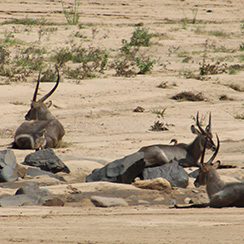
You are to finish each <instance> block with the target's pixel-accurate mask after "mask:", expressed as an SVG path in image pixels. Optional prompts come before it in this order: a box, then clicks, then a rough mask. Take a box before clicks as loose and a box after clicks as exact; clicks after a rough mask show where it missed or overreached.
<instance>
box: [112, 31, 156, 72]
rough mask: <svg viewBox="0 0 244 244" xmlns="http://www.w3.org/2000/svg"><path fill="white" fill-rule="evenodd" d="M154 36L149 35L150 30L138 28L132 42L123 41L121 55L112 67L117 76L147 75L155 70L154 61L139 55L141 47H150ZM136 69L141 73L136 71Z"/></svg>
mask: <svg viewBox="0 0 244 244" xmlns="http://www.w3.org/2000/svg"><path fill="white" fill-rule="evenodd" d="M152 36H153V35H152V34H148V29H145V28H140V27H138V28H136V30H135V31H134V32H133V34H132V37H131V40H130V42H128V41H127V40H125V39H123V40H122V47H121V48H120V54H119V55H118V56H117V58H116V60H115V61H114V62H113V63H112V65H111V67H112V68H114V69H115V70H116V76H125V77H130V76H133V75H136V74H146V73H148V72H150V71H151V70H152V69H153V64H154V63H155V61H154V60H151V59H150V57H145V56H144V55H140V54H139V50H140V47H141V46H146V47H147V46H149V41H150V39H151V37H152ZM136 67H137V68H138V69H139V71H137V70H136Z"/></svg>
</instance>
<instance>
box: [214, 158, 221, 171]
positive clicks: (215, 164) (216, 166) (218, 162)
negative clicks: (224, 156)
mask: <svg viewBox="0 0 244 244" xmlns="http://www.w3.org/2000/svg"><path fill="white" fill-rule="evenodd" d="M220 164H221V162H220V161H219V160H218V161H216V162H215V163H213V165H212V166H213V167H214V168H215V169H217V168H218V167H219V166H220Z"/></svg>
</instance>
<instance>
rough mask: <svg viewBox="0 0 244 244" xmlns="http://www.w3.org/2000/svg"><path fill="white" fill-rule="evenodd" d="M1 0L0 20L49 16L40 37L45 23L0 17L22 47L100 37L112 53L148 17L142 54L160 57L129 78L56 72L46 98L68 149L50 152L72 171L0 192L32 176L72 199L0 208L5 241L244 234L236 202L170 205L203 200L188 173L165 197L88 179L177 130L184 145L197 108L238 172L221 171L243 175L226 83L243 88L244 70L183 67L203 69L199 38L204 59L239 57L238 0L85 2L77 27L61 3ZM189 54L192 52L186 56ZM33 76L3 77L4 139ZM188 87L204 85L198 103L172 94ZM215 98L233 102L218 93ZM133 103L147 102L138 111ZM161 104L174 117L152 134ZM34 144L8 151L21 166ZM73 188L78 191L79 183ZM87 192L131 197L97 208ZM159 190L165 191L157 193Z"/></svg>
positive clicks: (233, 239)
mask: <svg viewBox="0 0 244 244" xmlns="http://www.w3.org/2000/svg"><path fill="white" fill-rule="evenodd" d="M72 2H73V1H70V3H72ZM0 3H1V4H0V6H1V11H0V22H1V23H2V22H4V21H8V20H11V19H15V18H18V19H24V18H26V17H27V18H33V19H40V18H44V19H45V20H46V21H47V22H54V23H56V25H55V26H54V27H56V28H57V30H56V31H54V32H49V31H48V30H46V32H47V33H46V34H45V35H44V36H43V37H41V41H40V42H38V38H39V36H38V30H39V29H40V26H35V25H34V26H22V25H12V24H10V25H9V24H8V25H2V26H1V32H0V38H1V40H2V39H4V38H5V37H6V33H10V32H13V33H14V37H15V38H17V39H20V40H22V41H24V42H25V43H26V44H25V45H26V46H25V47H28V46H36V45H40V46H43V47H48V50H49V51H53V50H57V49H58V48H61V47H67V46H70V45H71V43H73V44H80V45H83V46H84V47H88V46H89V45H90V46H96V47H97V46H99V47H102V48H105V49H107V50H111V55H112V56H113V55H115V53H114V52H113V51H112V50H117V49H118V48H120V47H121V40H122V39H127V40H129V38H130V37H131V35H132V32H133V31H134V30H135V25H136V24H138V23H144V27H145V28H149V30H150V32H151V33H155V34H157V35H156V36H157V37H155V38H153V39H152V41H151V42H152V45H150V46H149V48H145V53H146V55H148V56H150V58H151V59H155V60H156V63H155V65H154V69H153V70H152V72H151V73H150V74H146V75H145V76H143V75H137V76H136V77H130V78H125V77H115V76H114V73H115V72H114V70H106V71H105V73H104V74H103V75H100V76H98V77H96V78H94V79H87V80H81V81H79V82H78V83H77V82H76V81H75V80H70V79H67V78H66V77H65V76H62V82H61V84H60V85H59V87H58V89H57V91H56V92H55V94H53V96H52V101H53V103H54V105H56V106H53V107H52V108H51V111H52V113H53V114H54V115H55V116H56V117H57V118H58V119H59V120H60V121H61V123H62V124H63V125H64V127H65V130H66V135H65V137H64V142H66V143H67V145H68V146H67V147H66V148H59V149H55V153H56V154H57V155H58V156H59V157H61V158H62V159H63V160H64V162H65V163H66V164H67V166H68V167H70V169H71V174H70V175H64V174H62V176H64V177H65V179H66V180H67V183H65V184H64V183H62V184H60V182H58V181H57V180H54V179H50V178H48V177H37V178H35V179H28V178H26V179H23V180H22V179H21V180H20V181H19V182H17V183H16V184H14V185H13V187H12V189H1V192H0V194H4V193H9V194H13V193H14V191H15V190H16V189H17V187H18V186H19V184H21V183H22V182H25V181H28V180H34V181H36V182H38V183H39V184H42V185H44V186H45V187H47V188H49V189H50V191H52V192H53V193H56V194H61V195H62V196H63V197H64V198H65V199H66V200H67V203H66V204H65V206H64V207H21V208H0V216H1V218H0V226H1V230H2V234H1V237H0V242H1V244H5V243H33V244H36V243H55V244H57V243H67V244H68V243H72V244H73V243H76V244H78V243H87V244H88V243H99V244H105V243H106V244H108V243H111V244H112V243H125V244H130V243H131V244H132V243H133V244H134V243H222V244H223V243H243V241H244V233H243V228H244V224H243V219H244V212H243V209H237V208H228V209H227V208H226V209H210V208H206V209H194V210H192V209H190V210H180V209H169V208H168V207H169V201H170V199H176V200H177V201H178V202H179V203H182V202H183V200H184V199H185V198H186V197H191V198H192V199H193V200H194V202H206V201H208V198H207V195H206V192H205V189H204V187H202V188H200V189H198V192H196V193H194V192H193V191H192V190H193V189H194V187H193V185H192V181H190V185H189V187H188V188H187V189H178V190H174V191H173V193H172V195H170V196H169V195H167V194H164V193H161V192H157V191H149V190H140V189H137V188H135V187H133V186H124V185H123V186H121V185H118V184H108V183H89V184H84V183H83V182H84V179H85V176H86V175H87V174H89V173H90V172H91V171H92V169H94V168H97V167H102V166H103V165H104V164H106V162H111V161H113V160H115V159H118V158H122V157H124V156H126V155H128V154H131V153H134V152H136V151H137V150H138V149H139V148H140V147H142V146H145V145H150V144H156V143H166V144H168V143H169V142H170V140H171V139H172V138H176V139H177V140H178V141H179V142H186V143H188V142H191V141H192V140H193V139H194V135H193V134H191V132H190V126H191V125H192V124H194V123H195V122H194V120H193V118H194V117H195V115H196V113H197V111H199V112H200V115H201V116H202V121H203V123H204V124H206V123H207V118H208V113H209V112H210V111H211V113H212V130H213V133H214V134H215V133H217V134H218V135H219V137H220V140H221V147H220V152H219V154H218V159H219V160H221V162H222V163H223V164H234V165H236V166H237V167H238V170H227V169H226V170H220V171H219V172H220V174H221V175H222V176H223V178H224V179H225V180H228V181H229V180H233V181H234V180H235V179H234V178H233V177H234V176H236V175H237V174H238V177H239V178H242V177H243V175H244V172H243V169H242V170H241V167H243V166H244V163H243V151H244V142H243V135H244V122H243V120H241V119H235V116H236V115H240V116H243V92H239V91H235V90H233V89H232V88H230V85H231V84H234V85H237V86H238V87H240V88H244V83H243V75H244V73H243V71H240V72H238V73H237V74H235V75H230V74H229V73H228V71H227V70H226V72H225V73H222V74H217V75H210V76H208V78H209V79H207V80H198V79H193V78H190V79H187V78H186V76H185V75H184V74H186V73H187V72H189V71H191V72H194V74H197V73H199V71H198V69H199V62H201V61H202V60H203V52H204V44H205V41H206V40H208V43H209V45H210V49H209V50H208V51H209V52H208V56H207V62H208V63H210V64H213V63H215V62H216V61H217V60H220V62H221V63H227V65H228V66H230V65H233V64H239V65H242V63H241V58H242V60H243V57H242V56H243V52H242V51H240V50H239V46H240V45H241V44H243V33H242V32H243V31H244V30H243V28H242V25H243V24H242V23H241V20H242V19H243V16H244V11H243V9H244V3H243V1H220V0H216V1H204V3H200V2H199V4H198V5H196V2H195V1H193V0H189V1H176V0H174V1H170V0H164V1H159V0H156V1H146V0H140V1H139V0H137V1H128V0H124V1H113V0H101V1H81V4H80V8H79V14H80V19H79V22H80V23H82V24H83V25H84V29H79V28H78V27H77V26H68V25H65V23H66V20H65V17H64V14H63V12H62V5H61V2H60V1H58V0H52V1H47V0H44V1H34V0H26V1H17V0H8V1H1V2H0ZM193 9H197V15H196V20H197V22H196V24H191V23H186V22H184V21H181V20H182V19H186V18H187V19H188V20H192V19H193V17H194V10H193ZM47 27H48V26H44V27H42V28H47ZM13 30H14V31H13ZM216 31H219V32H216ZM76 32H79V33H80V34H82V35H84V36H86V37H87V38H86V40H88V41H85V40H83V39H82V40H81V38H74V35H75V33H76ZM94 33H95V35H94ZM17 48H18V45H15V46H11V47H10V49H11V50H12V51H13V52H14V51H15V50H16V49H17ZM184 58H189V60H190V61H189V62H187V63H185V62H182V61H183V59H184ZM37 75H38V73H37V72H35V73H33V75H32V76H31V77H28V78H27V82H15V83H10V84H8V85H1V86H0V111H1V117H0V123H1V128H0V135H1V137H0V144H1V145H3V144H7V143H10V142H11V141H12V139H13V135H14V131H15V130H16V128H17V127H18V125H19V124H20V123H22V122H23V120H24V115H25V113H26V112H27V111H28V109H29V103H30V99H31V97H32V94H33V90H34V87H35V82H33V81H35V80H36V77H37ZM5 80H6V77H3V76H0V82H1V84H4V83H5ZM162 82H167V85H168V86H169V87H168V88H166V89H162V88H158V87H157V86H158V85H159V84H160V83H162ZM51 86H52V83H42V84H41V88H40V94H45V92H47V91H49V90H50V89H51ZM183 91H192V92H194V93H199V92H201V93H202V94H203V96H204V97H205V101H202V102H189V101H183V102H177V101H174V100H172V99H170V97H171V96H173V95H176V94H177V93H179V92H183ZM222 95H226V96H227V97H228V98H231V99H228V100H219V98H220V96H222ZM137 106H141V107H143V108H144V109H145V111H144V112H143V113H134V112H133V109H135V108H136V107H137ZM164 108H167V109H166V112H165V117H164V119H163V120H162V121H163V122H164V123H167V124H169V131H163V132H152V131H150V130H149V129H150V128H151V126H152V125H153V124H154V122H155V120H156V114H155V113H153V111H161V110H162V109H164ZM173 125H174V126H173ZM5 148H6V147H5V146H3V147H1V149H5ZM30 152H31V150H14V153H15V155H16V158H17V161H18V162H19V163H20V162H22V161H23V160H24V157H25V156H26V155H27V154H28V153H30ZM207 155H208V156H209V155H210V153H209V152H208V154H207ZM2 185H4V184H2ZM72 187H73V188H72ZM74 187H75V188H76V189H77V191H78V192H74V189H75V188H74ZM72 189H73V190H72ZM79 192H80V193H79ZM90 195H105V196H118V197H123V198H125V199H126V200H127V201H128V202H129V203H130V205H129V206H128V207H116V208H108V209H104V208H96V207H95V206H93V205H92V203H91V202H90V200H89V197H90ZM160 197H161V198H160ZM162 197H163V198H162ZM132 199H138V201H137V202H136V201H132ZM155 199H156V200H155ZM157 199H159V200H160V199H161V200H160V201H159V202H157ZM143 201H144V202H143ZM145 201H147V203H145Z"/></svg>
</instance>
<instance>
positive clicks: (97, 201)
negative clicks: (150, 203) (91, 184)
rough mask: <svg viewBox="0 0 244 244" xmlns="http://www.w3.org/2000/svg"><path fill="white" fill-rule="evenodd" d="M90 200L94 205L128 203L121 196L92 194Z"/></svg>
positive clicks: (110, 205) (112, 205)
mask: <svg viewBox="0 0 244 244" xmlns="http://www.w3.org/2000/svg"><path fill="white" fill-rule="evenodd" d="M91 202H92V203H93V204H94V205H95V206H96V207H115V206H128V203H127V202H126V201H125V200H124V199H122V198H112V197H100V196H92V197H91Z"/></svg>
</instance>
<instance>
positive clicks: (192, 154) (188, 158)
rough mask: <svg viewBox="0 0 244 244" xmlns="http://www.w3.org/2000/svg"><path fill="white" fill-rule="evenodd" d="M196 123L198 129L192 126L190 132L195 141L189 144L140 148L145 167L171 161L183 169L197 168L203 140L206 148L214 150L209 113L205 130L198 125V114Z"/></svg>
mask: <svg viewBox="0 0 244 244" xmlns="http://www.w3.org/2000/svg"><path fill="white" fill-rule="evenodd" d="M196 123H197V126H198V128H199V130H198V129H196V128H195V126H194V125H192V126H191V131H192V133H193V134H196V135H197V137H196V138H195V140H194V141H193V142H191V143H189V144H185V143H176V144H175V145H162V144H158V145H150V146H145V147H142V148H141V149H140V150H139V152H144V159H145V162H146V167H154V166H159V165H163V164H166V163H168V162H170V161H171V160H176V161H178V163H179V164H180V165H181V166H183V167H191V166H196V167H198V160H199V159H200V157H201V155H202V151H203V147H204V143H205V140H206V141H207V145H206V148H208V149H212V150H213V151H214V150H215V149H216V147H215V144H214V142H213V140H212V137H213V136H212V132H211V113H210V114H209V122H208V125H207V126H206V128H205V130H204V129H203V128H202V127H201V125H200V123H199V114H198V113H197V116H196Z"/></svg>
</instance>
